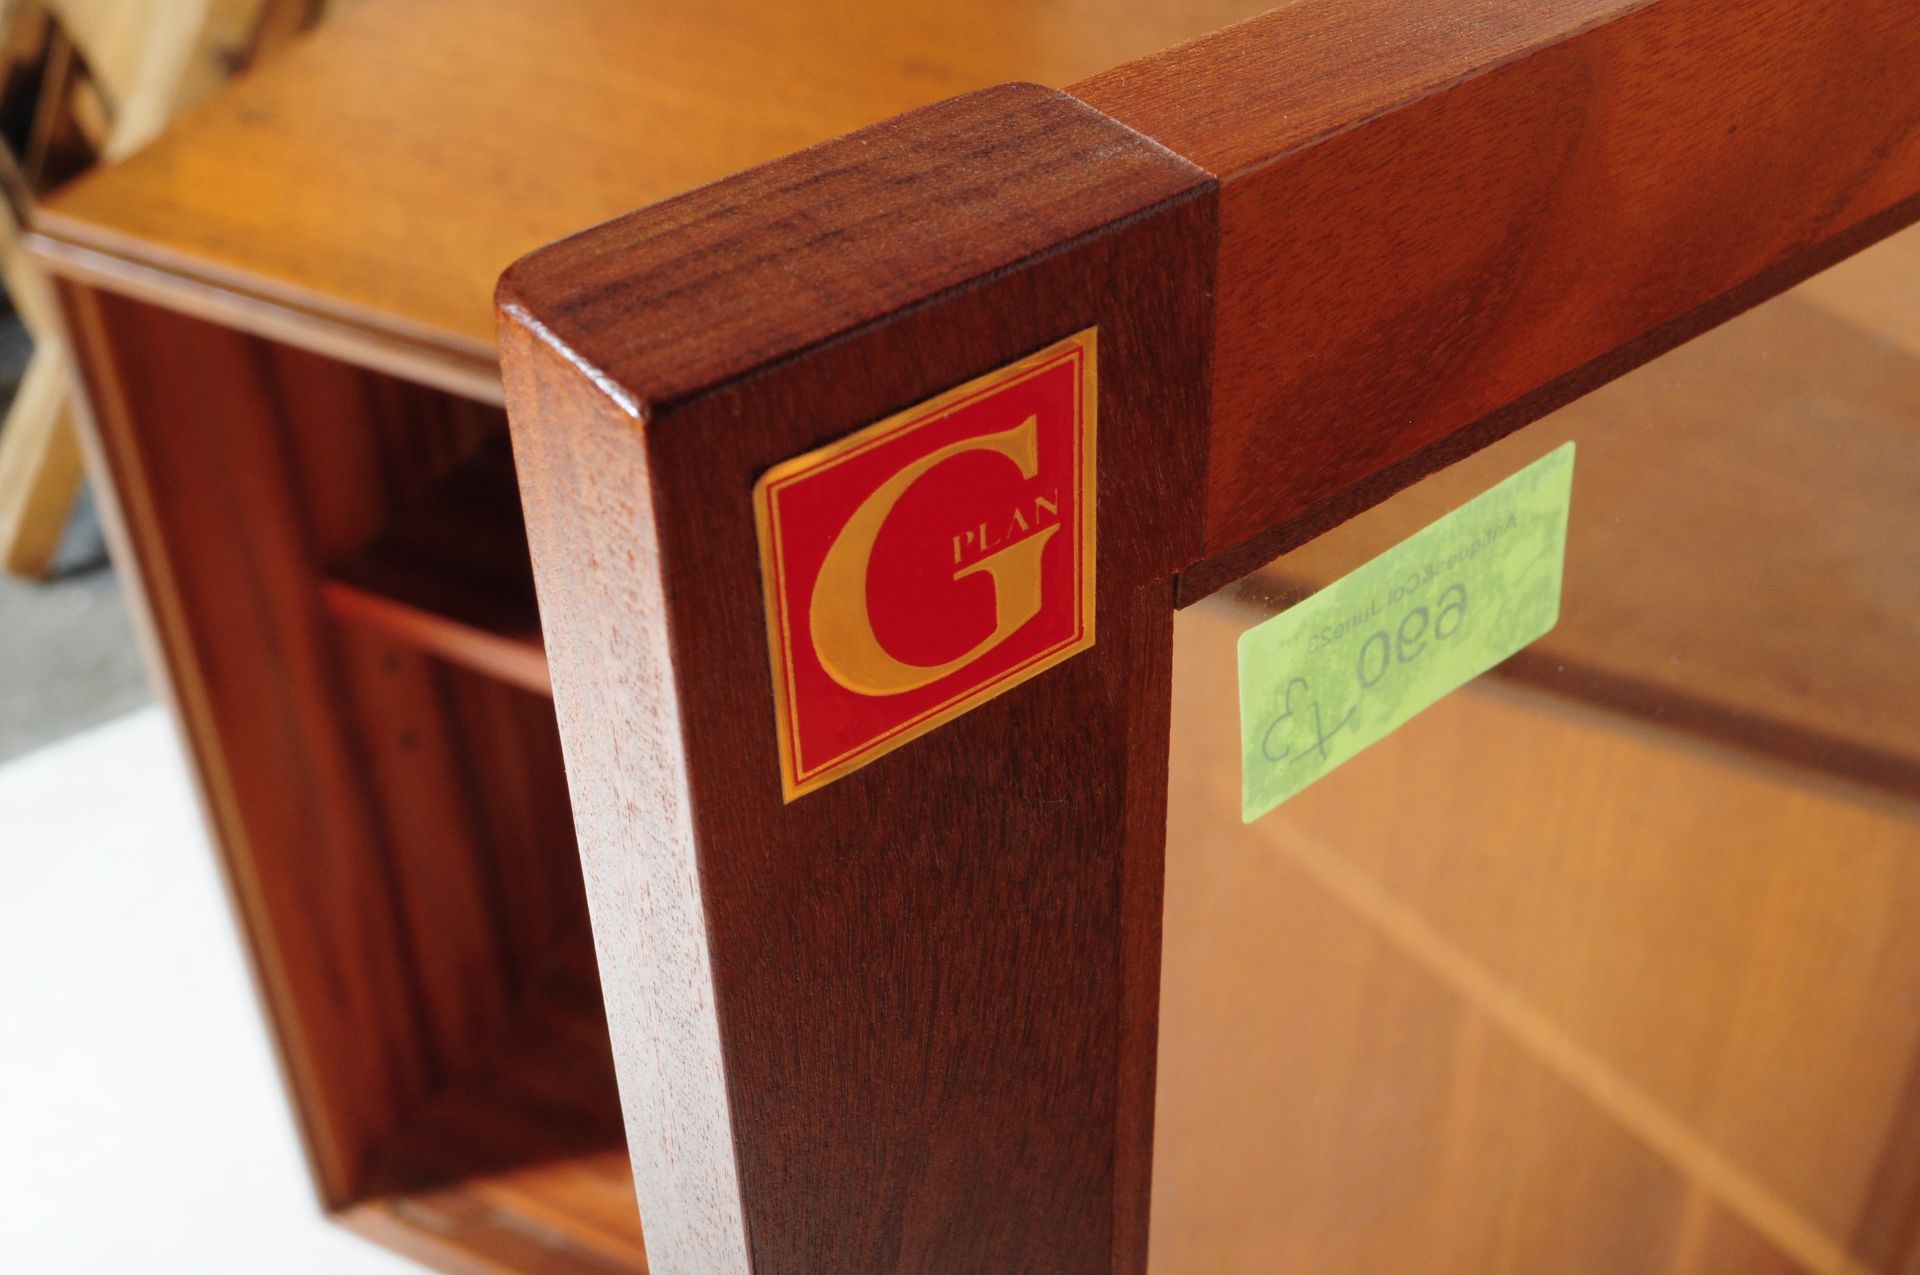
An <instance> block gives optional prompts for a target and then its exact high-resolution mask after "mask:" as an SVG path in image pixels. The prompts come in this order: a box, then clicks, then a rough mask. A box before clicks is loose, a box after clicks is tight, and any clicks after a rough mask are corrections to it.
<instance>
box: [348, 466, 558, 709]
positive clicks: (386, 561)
mask: <svg viewBox="0 0 1920 1275" xmlns="http://www.w3.org/2000/svg"><path fill="white" fill-rule="evenodd" d="M321 597H322V599H323V600H324V602H325V604H326V607H327V609H328V611H330V612H331V613H332V614H333V616H334V617H335V618H336V619H339V620H342V621H344V622H347V623H352V624H360V625H364V626H366V627H369V628H372V629H376V630H379V631H382V632H384V633H386V634H387V635H389V636H391V637H394V638H397V639H399V640H400V641H403V642H407V643H410V644H412V645H415V646H418V647H420V648H422V649H424V650H426V651H429V652H431V653H433V654H434V655H437V656H439V657H441V658H442V659H445V660H448V661H450V662H452V663H454V664H458V665H461V666H462V667H465V668H470V669H473V670H475V671H477V672H481V673H485V674H487V675H489V676H492V677H496V678H499V679H500V680H502V681H505V682H509V683H511V684H513V685H515V686H519V687H522V688H523V689H526V690H530V691H533V692H536V693H537V694H541V695H552V694H553V684H552V682H551V681H550V680H549V679H548V675H547V656H546V650H545V648H544V647H543V646H542V645H541V641H540V617H539V611H538V608H537V606H536V604H535V602H534V592H533V569H532V566H531V564H530V563H529V562H528V560H527V537H526V528H525V525H524V524H523V523H522V521H521V517H520V496H519V492H518V490H517V489H516V488H515V486H514V476H513V462H512V458H511V456H510V455H509V454H508V452H507V448H506V443H505V440H504V439H503V440H500V441H499V442H498V443H497V444H493V443H490V444H489V445H488V446H486V447H485V448H483V449H482V450H481V451H480V452H479V453H478V454H477V455H476V456H474V457H473V458H472V459H470V460H468V461H467V462H465V463H464V464H462V465H461V466H459V467H458V468H457V469H455V470H454V471H453V472H452V473H450V474H449V475H448V476H447V477H446V478H444V479H442V480H441V481H440V482H439V483H438V484H437V485H436V486H435V487H434V489H433V490H432V492H431V493H430V494H429V495H428V496H427V498H426V499H424V500H422V501H420V502H419V503H418V504H416V505H414V506H413V507H411V508H409V509H407V510H405V511H403V512H402V513H400V514H399V515H398V516H397V517H396V518H395V519H394V520H393V521H392V523H390V524H389V526H388V527H387V529H386V531H385V533H384V534H383V535H382V536H381V537H380V538H379V540H377V541H376V542H375V543H374V544H373V545H371V546H370V547H369V548H368V549H367V550H366V551H365V552H364V553H362V554H361V555H359V556H358V557H357V558H355V559H354V560H353V561H352V562H350V563H348V564H347V565H346V566H344V567H342V568H341V569H340V570H338V571H336V572H335V573H333V574H332V575H331V576H329V577H328V578H327V579H325V580H323V581H322V583H321Z"/></svg>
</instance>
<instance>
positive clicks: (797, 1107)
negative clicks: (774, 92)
mask: <svg viewBox="0 0 1920 1275" xmlns="http://www.w3.org/2000/svg"><path fill="white" fill-rule="evenodd" d="M828 209H838V210H843V211H851V210H858V214H859V218H860V225H859V231H858V233H857V234H849V233H841V232H836V231H833V230H831V229H830V228H828V227H825V226H823V225H822V224H821V216H822V212H823V210H828ZM1211 217H1212V203H1211V198H1210V187H1209V186H1208V184H1207V183H1206V182H1205V181H1203V180H1200V179H1199V178H1198V175H1197V174H1196V173H1195V171H1194V170H1193V169H1192V168H1191V167H1189V166H1187V165H1185V164H1183V163H1181V162H1179V161H1178V160H1176V159H1173V158H1172V157H1170V156H1168V155H1167V154H1166V153H1165V152H1164V151H1163V150H1160V149H1159V148H1156V147H1151V146H1148V145H1146V144H1144V143H1140V142H1139V141H1137V139H1134V138H1133V137H1132V136H1131V135H1129V134H1128V133H1126V132H1125V131H1124V130H1122V129H1119V128H1117V127H1116V126H1114V125H1113V124H1111V123H1110V122H1108V121H1106V120H1103V119H1101V118H1100V117H1099V116H1097V115H1096V114H1094V113H1093V112H1091V111H1089V110H1087V109H1086V108H1085V107H1083V106H1080V105H1079V104H1077V103H1075V102H1073V101H1072V100H1071V99H1069V98H1066V97H1065V96H1063V95H1060V94H1057V93H1054V92H1051V91H1048V90H1044V89H1038V88H1033V87H1009V88H1005V89H998V90H992V91H989V92H986V93H981V94H976V95H972V96H970V97H966V98H962V99H958V100H956V101H954V102H950V103H946V104H943V105H941V106H938V107H932V108H928V109H926V110H924V111H921V112H916V113H913V114H910V115H908V116H905V117H902V118H901V119H899V120H897V121H894V122H892V123H890V124H888V125H885V126H882V127H880V128H877V129H873V130H868V131H867V132H865V133H863V134H861V135H859V136H857V137H855V138H851V139H848V140H847V141H845V142H841V143H834V144H830V145H828V146H824V147H821V148H818V149H815V150H812V151H808V152H803V153H802V154H800V155H798V156H795V157H794V158H792V159H791V160H787V161H782V162H780V163H778V164H775V165H772V166H770V167H768V168H765V169H761V170H757V171H756V172H754V173H750V174H748V175H746V176H745V177H744V178H742V179H740V180H739V181H737V182H734V183H729V184H727V185H723V186H717V187H710V188H707V189H706V190H703V191H698V192H694V193H693V194H690V195H687V196H684V197H682V198H680V199H677V200H673V201H669V202H668V203H666V204H663V205H661V206H659V207H657V208H655V209H652V210H648V211H646V212H642V213H639V214H635V215H634V216H633V217H630V218H627V219H624V220H623V221H621V222H619V223H615V224H613V225H610V226H606V227H602V228H600V229H599V230H596V231H594V232H592V233H590V234H588V235H584V236H581V237H579V238H576V239H574V240H570V241H567V242H564V243H562V244H559V245H557V246H555V247H554V248H552V249H550V250H547V251H546V252H543V253H540V254H537V255H535V256H534V257H532V258H529V259H528V260H526V261H524V262H522V263H521V264H519V265H518V266H516V267H515V269H514V270H513V271H512V272H511V273H510V274H509V275H508V276H507V278H506V280H505V281H504V282H503V285H502V292H501V298H502V302H503V307H504V308H503V315H504V322H505V325H506V333H507V340H508V345H507V356H508V358H507V371H508V378H509V380H508V388H509V399H510V402H511V403H512V404H513V412H514V417H515V419H514V438H515V447H516V454H517V457H518V459H519V463H520V471H521V482H522V490H523V494H524V496H525V500H526V506H527V517H528V530H529V535H530V538H531V543H532V547H533V556H534V563H535V570H536V575H537V578H538V581H539V589H540V595H541V609H542V613H543V615H544V617H545V622H546V626H547V636H548V643H549V649H550V651H551V653H552V656H553V667H554V698H555V703H556V706H557V707H558V709H559V713H560V719H561V726H562V736H563V739H564V740H565V743H566V748H567V754H568V761H569V768H570V774H571V777H572V782H573V785H574V789H575V792H576V794H577V797H576V817H577V820H578V824H579V828H580V832H581V845H582V853H583V854H584V856H585V859H586V863H587V882H588V889H589V893H590V895H592V896H593V900H594V923H595V931H596V937H597V939H598V941H599V944H600V951H601V964H602V970H603V977H604V982H605V984H606V993H607V1002H608V1012H609V1017H610V1019H611V1025H612V1029H613V1038H614V1045H615V1053H616V1057H617V1058H618V1059H619V1061H620V1065H621V1067H622V1084H623V1088H624V1090H625V1091H626V1092H627V1093H628V1094H629V1095H630V1099H629V1102H628V1104H627V1116H628V1123H629V1137H630V1141H631V1143H632V1147H633V1153H634V1163H635V1172H636V1177H637V1179H638V1187H639V1193H640V1200H641V1211H642V1215H643V1216H644V1217H645V1218H646V1219H647V1225H648V1228H649V1231H648V1246H649V1257H650V1260H651V1261H652V1263H653V1265H654V1267H655V1268H656V1269H658V1270H660V1271H663V1272H678V1271H702V1272H704V1271H744V1270H746V1269H748V1268H749V1264H750V1265H751V1269H752V1270H754V1271H756V1272H774V1271H816V1270H860V1269H890V1270H913V1271H922V1272H938V1271H954V1272H961V1271H966V1272H973V1271H980V1270H1029V1269H1048V1270H1060V1271H1109V1270H1115V1269H1138V1268H1139V1265H1140V1263H1141V1262H1142V1261H1144V1248H1145V1233H1144V1230H1145V1227H1144V1223H1145V1217H1146V1199H1147V1170H1148V1157H1149V1154H1150V1145H1151V1132H1150V1131H1151V1094H1152V1065H1153V1057H1152V1053H1153V1040H1154V1030H1153V1023H1154V1008H1153V1007H1154V1004H1155V996H1154V984H1155V982H1156V981H1157V977H1158V961H1157V953H1158V941H1157V925H1158V916H1159V882H1160V873H1161V865H1160V857H1159V855H1160V845H1161V840H1162V828H1163V821H1164V807H1163V805H1162V799H1163V797H1164V794H1165V770H1164V766H1165V752H1164V749H1165V744H1166V729H1167V727H1166V718H1165V712H1166V703H1167V698H1166V697H1167V689H1166V681H1165V679H1166V676H1167V659H1168V654H1169V648H1168V641H1169V638H1170V619H1171V611H1170V608H1171V595H1170V592H1169V589H1170V585H1169V583H1168V582H1169V576H1170V570H1171V566H1172V564H1173V562H1174V561H1175V559H1176V557H1177V556H1178V554H1179V553H1180V552H1181V545H1180V542H1179V537H1180V536H1181V535H1182V534H1184V532H1183V530H1182V529H1183V528H1184V529H1187V530H1191V529H1192V528H1193V527H1195V526H1196V525H1197V523H1196V521H1195V515H1196V513H1197V511H1196V510H1195V509H1194V508H1193V507H1192V506H1191V505H1189V504H1186V503H1184V501H1183V497H1182V494H1181V493H1187V494H1188V496H1189V497H1190V496H1191V494H1192V493H1195V492H1197V490H1198V488H1197V478H1198V474H1197V469H1196V465H1197V459H1198V450H1197V448H1195V447H1193V446H1192V440H1193V439H1194V438H1195V437H1196V434H1195V431H1196V430H1197V429H1198V428H1199V425H1200V417H1199V415H1198V412H1199V408H1200V401H1199V399H1198V397H1197V391H1198V381H1197V377H1196V376H1195V371H1196V369H1197V368H1198V367H1199V366H1200V364H1201V357H1202V351H1203V348H1204V342H1205V337H1206V317H1205V309H1204V299H1205V296H1206V293H1207V288H1208V286H1209V281H1208V277H1207V275H1206V271H1205V263H1206V257H1207V254H1206V253H1205V252H1204V250H1203V245H1204V244H1206V243H1207V242H1209V241H1210V219H1211ZM742 242H751V243H753V244H754V245H755V249H756V250H755V251H754V252H751V253H748V252H742V251H739V250H738V249H737V248H735V247H734V245H736V244H739V243H742ZM1061 245H1064V247H1062V246H1061ZM913 297H934V298H937V300H936V301H935V302H934V303H932V304H920V305H910V304H906V302H907V301H908V300H909V299H910V298H913ZM642 298H645V299H646V302H647V304H646V307H645V309H644V310H635V309H634V308H633V307H634V306H635V304H637V303H638V302H639V301H640V300H641V299H642ZM749 299H750V301H751V303H749ZM1094 325H1098V326H1099V329H1100V342H1101V346H1100V348H1101V352H1102V356H1103V359H1104V358H1107V357H1109V356H1111V358H1112V361H1113V368H1114V370H1113V371H1111V372H1109V373H1107V374H1105V375H1103V377H1102V383H1101V385H1100V387H1099V394H1100V426H1099V428H1100V435H1101V437H1100V448H1099V454H1100V457H1101V461H1100V472H1099V476H1098V501H1099V517H1100V527H1101V535H1100V541H1099V550H1098V552H1099V562H1098V568H1097V569H1098V578H1099V579H1100V581H1101V593H1100V597H1099V614H1098V617H1097V629H1098V632H1099V634H1100V637H1099V640H1098V642H1097V643H1096V645H1095V646H1094V647H1093V649H1092V650H1090V651H1088V652H1086V653H1084V654H1082V655H1079V656H1076V657H1075V658H1073V659H1070V660H1068V661H1066V662H1065V663H1063V664H1062V665H1060V666H1059V667H1058V668H1055V669H1052V670H1049V672H1048V673H1047V674H1046V675H1045V676H1043V677H1040V678H1036V679H1034V680H1033V681H1030V682H1028V683H1026V684H1024V685H1022V686H1021V687H1019V688H1017V689H1016V690H1014V691H1012V692H1009V693H1008V694H1005V695H1003V696H1001V697H999V698H997V699H994V700H992V701H990V702H988V703H987V704H985V705H983V706H981V707H979V708H977V709H975V710H974V711H972V712H970V713H968V714H966V715H964V716H962V717H961V718H959V719H957V720H956V721H955V722H953V723H951V724H949V725H948V726H947V727H945V728H943V729H942V730H941V731H939V732H937V733H936V734H934V735H932V736H928V737H926V738H924V739H921V740H916V741H915V742H914V743H913V744H911V745H909V746H907V747H905V748H902V749H900V750H898V751H896V752H894V753H891V754H889V755H887V756H886V757H883V758H881V759H879V760H877V761H875V762H874V763H873V764H871V765H869V766H868V767H866V768H865V769H863V770H860V771H858V772H856V773H855V774H853V775H850V776H848V777H846V778H844V779H841V780H839V781H837V782H836V783H834V784H832V785H829V786H828V787H826V788H824V789H821V790H820V791H818V792H815V793H811V794H808V795H807V796H806V797H804V798H802V799H801V800H798V801H795V802H793V803H792V804H787V803H785V802H784V801H783V800H782V795H781V789H780V783H779V770H778V765H777V759H776V757H775V752H774V735H773V729H772V727H773V721H774V716H773V692H772V684H771V680H770V671H769V665H768V660H767V648H766V638H765V627H764V622H763V614H762V602H761V596H760V585H759V578H758V572H757V570H756V563H757V561H758V548H757V545H756V541H755V536H754V529H753V521H752V516H751V509H750V505H749V501H748V494H749V491H750V489H751V486H752V481H753V477H754V475H755V474H757V473H758V472H760V471H761V470H763V469H765V468H766V467H767V466H768V465H770V464H772V463H773V462H775V461H777V460H781V459H784V458H786V457H788V456H792V455H795V454H798V453H800V452H804V451H806V450H808V449H809V448H811V447H813V446H815V445H817V444H818V443H820V442H822V441H825V440H826V439H828V438H831V437H834V436H836V435H839V434H843V433H845V432H847V431H848V430H850V429H852V428H854V427H856V426H858V425H861V424H864V423H866V422H868V421H871V420H876V419H879V418H880V417H883V416H885V415H887V414H888V413H890V412H893V411H896V410H898V409H900V408H901V407H903V406H906V405H909V404H911V403H913V402H916V401H918V400H921V399H924V398H926V397H928V396H930V395H931V394H932V393H934V392H936V391H938V390H940V389H944V388H946V387H948V386H951V385H953V384H957V383H959V382H961V381H964V380H967V379H968V378H970V377H972V376H975V375H978V374H980V373H982V372H985V371H987V370H990V369H992V368H994V367H997V366H1000V365H1003V364H1005V363H1007V362H1010V361H1012V360H1013V359H1015V358H1017V357H1019V356H1021V355H1023V354H1026V353H1028V352H1030V351H1032V350H1034V349H1037V348H1040V347H1043V346H1045V345H1047V344H1049V343H1051V342H1052V341H1054V340H1057V339H1058V338H1060V337H1062V336H1064V335H1067V334H1069V333H1072V332H1077V331H1080V330H1082V329H1084V328H1087V327H1089V326H1094ZM747 373H751V374H750V375H746V374H747ZM633 1095H645V1097H643V1098H638V1099H636V1098H634V1097H632V1096H633Z"/></svg>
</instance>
